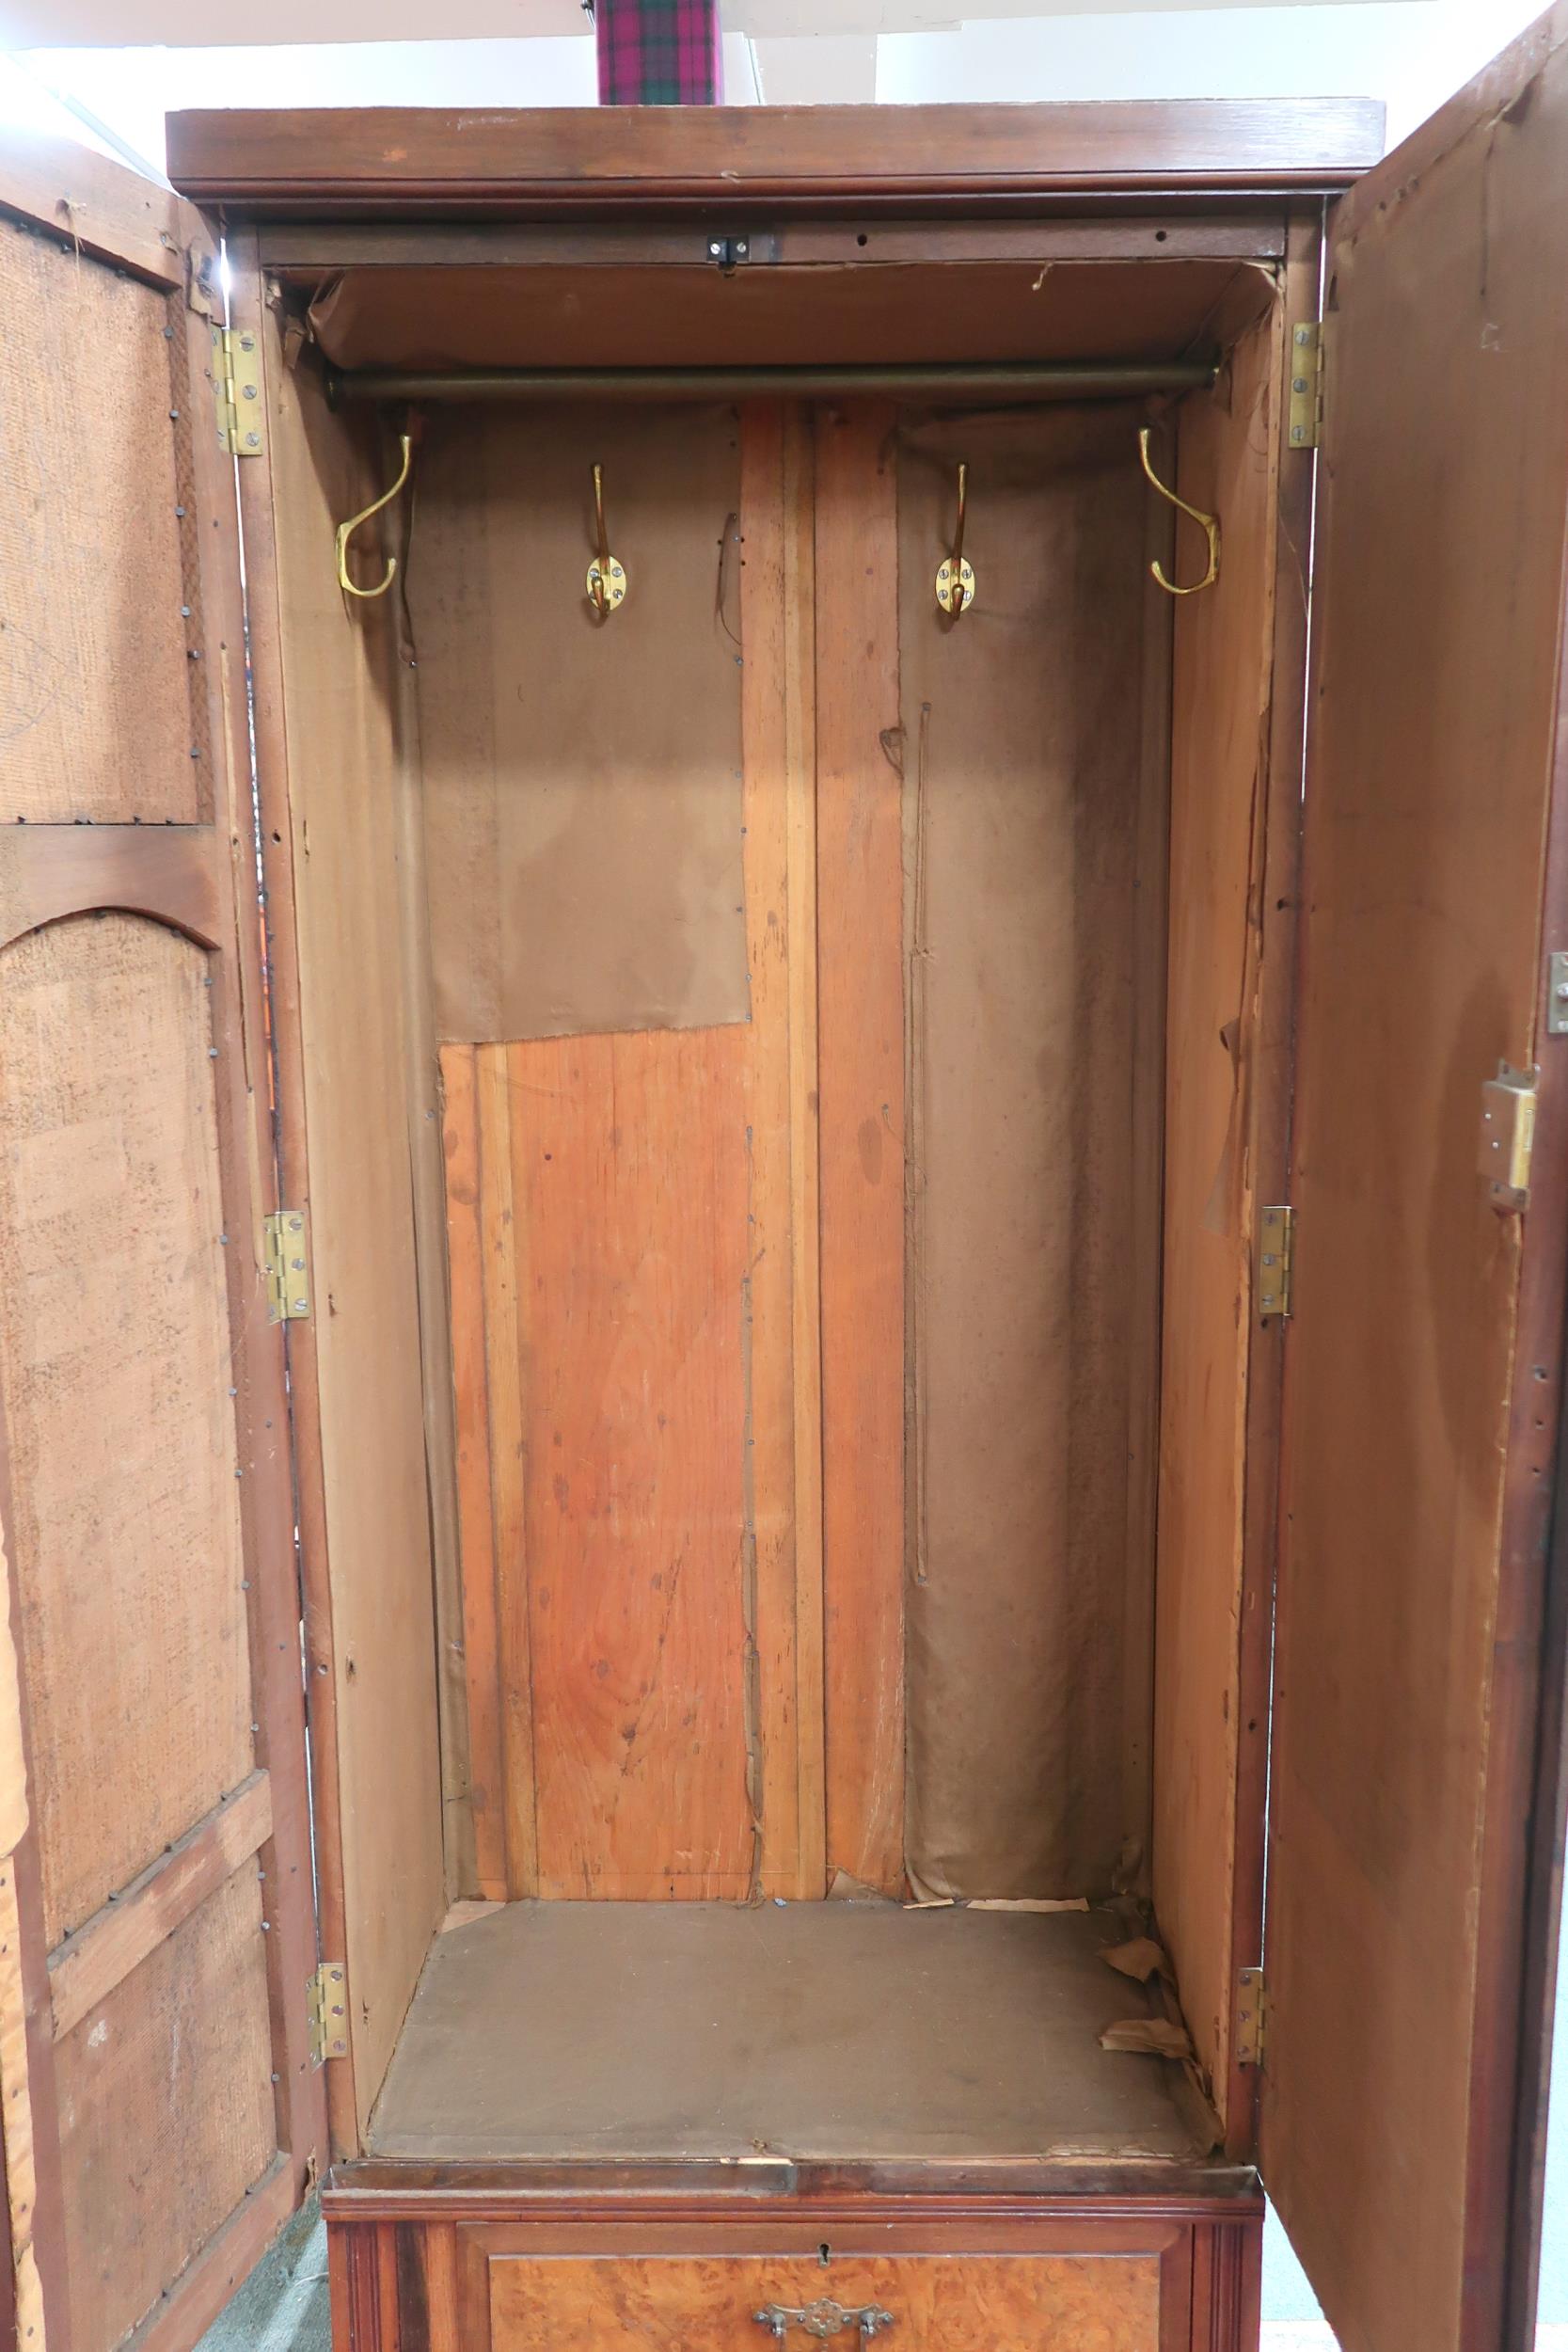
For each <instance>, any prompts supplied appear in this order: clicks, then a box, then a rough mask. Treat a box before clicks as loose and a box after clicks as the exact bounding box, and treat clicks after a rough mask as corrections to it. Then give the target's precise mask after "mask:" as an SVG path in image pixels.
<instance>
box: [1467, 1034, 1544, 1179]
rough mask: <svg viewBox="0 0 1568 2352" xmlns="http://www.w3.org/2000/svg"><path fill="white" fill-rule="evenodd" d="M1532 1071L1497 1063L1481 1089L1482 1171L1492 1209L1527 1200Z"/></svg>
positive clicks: (1532, 1112)
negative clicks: (1493, 1072)
mask: <svg viewBox="0 0 1568 2352" xmlns="http://www.w3.org/2000/svg"><path fill="white" fill-rule="evenodd" d="M1535 1075H1536V1073H1535V1072H1534V1071H1533V1070H1529V1071H1525V1070H1511V1069H1510V1068H1509V1066H1508V1064H1507V1062H1505V1061H1502V1062H1499V1063H1498V1064H1497V1076H1496V1077H1495V1078H1488V1080H1487V1081H1486V1084H1485V1085H1484V1086H1483V1087H1482V1088H1481V1159H1480V1165H1481V1175H1482V1176H1483V1177H1484V1178H1485V1180H1486V1188H1487V1191H1488V1192H1489V1194H1490V1195H1491V1200H1492V1205H1493V1207H1494V1208H1495V1209H1523V1208H1525V1207H1527V1206H1528V1201H1529V1163H1530V1151H1531V1147H1532V1146H1533V1144H1534V1142H1535Z"/></svg>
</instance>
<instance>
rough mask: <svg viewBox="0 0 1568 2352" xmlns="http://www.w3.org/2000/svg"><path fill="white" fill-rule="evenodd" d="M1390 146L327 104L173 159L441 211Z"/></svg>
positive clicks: (920, 203)
mask: <svg viewBox="0 0 1568 2352" xmlns="http://www.w3.org/2000/svg"><path fill="white" fill-rule="evenodd" d="M1382 151H1383V109H1382V107H1381V106H1379V105H1376V104H1374V103H1370V102H1369V101H1367V100H1365V99H1307V100H1303V99H1293V100H1291V102H1290V103H1288V104H1284V103H1273V104H1271V103H1269V102H1268V101H1266V100H1265V101H1204V102H1199V103H1180V104H1170V103H1160V102H1158V101H1155V102H1149V101H1144V100H1137V101H1131V102H1127V101H1124V102H1121V103H1109V104H1106V103H1100V104H1082V103H1065V104H1064V103H1058V104H1054V105H1053V104H1049V103H1047V104H1030V105H1024V104H1020V105H1008V106H983V105H980V106H976V105H948V106H821V107H787V106H786V107H761V106H759V107H722V106H712V107H708V106H705V107H690V108H687V109H686V110H684V111H683V112H682V113H681V114H680V115H678V116H676V115H674V114H673V113H671V112H670V111H668V110H666V109H662V108H658V107H653V106H643V107H626V108H616V109H614V110H613V112H612V113H610V114H606V113H604V112H603V111H599V112H594V111H585V110H581V109H575V108H554V109H548V110H546V109H535V110H517V109H511V110H508V109H499V110H498V109H492V110H489V111H486V112H483V113H481V114H474V113H471V112H470V113H468V114H460V113H455V112H452V111H451V110H442V109H439V108H435V107H431V108H420V109H418V110H413V109H409V108H397V107H362V108H350V107H334V108H325V107H323V108H311V109H310V110H309V113H300V112H298V111H288V110H283V111H272V112H267V111H261V110H257V111H253V112H249V113H247V112H245V111H242V110H238V109H235V110H231V111H223V112H213V113H188V114H180V113H176V114H173V115H171V116H170V117H169V123H168V161H169V173H170V176H171V178H172V179H173V181H174V183H175V185H176V187H178V188H181V189H182V190H183V191H184V193H185V194H186V195H188V196H194V197H197V198H203V199H224V200H226V201H228V202H229V203H230V204H231V205H232V206H233V207H234V208H235V210H236V211H238V212H239V213H241V214H242V215H256V214H261V215H266V216H272V215H277V213H279V212H287V211H290V210H303V211H305V212H307V213H309V214H310V215H313V216H314V217H315V218H317V219H322V218H329V217H331V216H332V215H335V214H336V215H343V214H346V215H350V216H353V215H355V214H356V213H359V214H365V213H370V214H372V215H374V216H375V217H377V218H381V219H385V218H387V217H388V216H395V215H398V214H400V213H401V214H404V215H414V216H416V217H429V216H430V215H432V214H433V213H437V212H439V211H440V209H441V208H442V207H443V206H446V205H453V204H462V205H463V207H464V209H465V211H466V212H467V213H470V214H471V213H472V212H473V211H475V210H476V209H477V210H480V211H482V212H483V211H488V212H501V213H514V214H515V213H516V212H519V211H525V210H527V211H547V210H549V209H552V208H560V207H563V206H564V205H566V204H570V205H571V206H572V208H573V211H574V213H575V215H576V216H577V217H579V218H580V217H581V216H582V215H583V214H584V213H585V212H588V213H592V212H594V211H599V210H604V211H608V212H610V214H611V215H612V216H617V215H625V214H626V212H627V211H628V210H631V209H632V208H634V207H635V208H636V211H637V214H638V215H639V216H640V217H643V218H646V217H649V216H651V215H654V214H656V213H657V211H659V210H660V209H668V210H689V209H691V208H693V207H698V206H702V205H705V204H706V205H712V204H714V203H716V202H717V203H718V204H720V205H721V206H727V207H729V208H731V209H734V208H735V207H736V206H737V205H739V206H746V205H749V204H754V203H758V202H763V203H767V204H769V205H775V206H779V205H782V206H784V207H787V206H789V205H790V204H791V202H793V203H795V204H798V205H801V206H815V207H816V208H817V209H820V208H822V207H823V206H824V205H828V204H832V203H835V202H836V203H840V204H842V203H844V202H846V201H847V202H852V203H860V204H865V205H877V204H879V203H884V202H886V203H902V204H903V205H905V206H906V207H908V206H909V205H910V204H911V200H912V202H913V204H914V205H915V206H917V207H925V208H927V209H935V210H939V211H942V212H945V211H948V210H950V209H952V208H953V207H955V206H960V207H961V206H972V207H974V208H975V209H978V208H979V206H980V205H981V204H983V203H985V202H986V201H988V200H990V201H992V202H995V201H1006V199H1015V200H1016V199H1021V198H1022V199H1036V200H1037V201H1038V200H1040V199H1051V198H1053V197H1061V198H1064V199H1072V198H1077V199H1081V198H1082V195H1083V194H1084V193H1085V192H1089V191H1096V190H1099V191H1107V190H1114V191H1115V192H1116V193H1117V194H1118V195H1121V196H1136V195H1138V194H1140V193H1141V194H1146V195H1147V194H1152V193H1154V192H1155V191H1156V190H1169V191H1173V192H1179V193H1181V194H1190V195H1193V196H1198V195H1201V194H1202V193H1203V192H1204V191H1205V190H1209V191H1213V190H1217V189H1226V188H1235V189H1243V190H1245V189H1251V190H1254V191H1256V192H1258V193H1262V192H1265V191H1272V190H1284V189H1287V188H1291V187H1307V188H1313V189H1323V190H1325V191H1326V190H1328V189H1331V188H1334V187H1337V186H1338V187H1342V186H1344V185H1345V184H1346V183H1348V182H1349V181H1351V180H1353V179H1354V177H1355V176H1356V174H1357V173H1358V172H1359V171H1362V170H1364V169H1365V168H1366V167H1367V166H1368V165H1369V164H1370V163H1374V162H1375V161H1376V159H1377V157H1378V156H1379V155H1380V154H1381V153H1382Z"/></svg>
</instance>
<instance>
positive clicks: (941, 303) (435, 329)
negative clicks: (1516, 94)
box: [309, 260, 1268, 368]
mask: <svg viewBox="0 0 1568 2352" xmlns="http://www.w3.org/2000/svg"><path fill="white" fill-rule="evenodd" d="M1248 281H1256V282H1257V283H1258V284H1259V285H1260V286H1262V287H1263V288H1264V290H1265V292H1266V289H1267V284H1268V280H1267V278H1266V275H1265V274H1264V273H1263V272H1262V271H1260V270H1259V268H1258V267H1257V266H1256V264H1254V263H1252V262H1243V263H1241V264H1237V263H1236V262H1226V261H1195V260H1182V261H1170V262H1148V261H1132V262H1054V263H1052V262H1032V261H1031V262H971V263H969V264H968V265H966V266H965V267H963V268H961V269H956V268H954V267H953V266H952V265H951V264H950V263H949V264H943V263H940V262H938V263H924V264H923V263H919V262H908V263H894V264H886V263H882V264H878V265H876V266H874V267H869V266H865V265H861V266H858V267H857V266H850V267H848V268H837V267H832V266H831V265H821V264H819V265H816V266H813V267H804V268H802V267H791V266H789V265H788V264H769V265H768V266H767V267H766V268H752V269H744V268H742V269H736V270H734V271H731V272H721V271H720V270H717V269H715V268H713V267H712V265H711V264H706V263H705V264H703V265H702V266H700V267H697V268H693V269H689V270H685V269H654V270H649V269H645V268H643V269H639V268H635V267H632V268H625V269H609V268H596V269H570V268H566V267H562V266H554V267H550V268H535V269H505V268H498V267H486V268H474V269H465V268H455V267H452V266H451V265H450V264H449V265H446V266H440V267H434V268H424V269H420V268H417V267H414V268H385V267H383V268H376V269H358V270H349V271H346V272H345V273H344V274H343V275H341V277H337V278H332V279H331V280H330V281H329V282H328V283H327V284H326V285H325V286H324V287H323V288H322V289H321V291H320V292H319V293H318V294H317V296H316V298H315V300H314V301H313V302H312V303H311V305H310V311H309V321H310V326H311V329H312V331H313V333H314V335H315V337H316V339H317V341H318V342H319V343H320V344H321V347H322V349H323V350H324V351H325V354H326V356H327V358H329V359H331V360H332V361H333V363H334V365H336V366H338V367H342V368H363V367H411V368H425V367H430V368H443V367H445V368H460V367H492V368H501V367H542V368H568V367H632V366H641V367H659V366H665V367H683V368H694V367H706V366H713V365H718V364H721V363H722V362H724V361H732V362H736V363H738V364H742V365H756V366H761V365H766V364H768V363H777V364H780V365H786V364H788V363H789V362H790V361H791V360H797V359H800V358H807V357H809V358H811V359H812V360H813V361H814V362H815V363H816V364H817V365H820V366H830V365H832V364H834V363H836V362H850V361H855V360H868V361H877V362H881V363H891V362H893V361H895V360H900V359H907V360H918V359H974V358H985V359H1028V358H1042V359H1055V358H1085V357H1087V358H1105V359H1109V358H1126V359H1160V358H1175V357H1177V356H1178V355H1180V354H1181V353H1183V352H1185V351H1187V350H1188V349H1189V348H1190V347H1191V346H1192V345H1193V344H1194V343H1195V342H1196V341H1198V339H1199V338H1200V337H1202V336H1203V334H1204V333H1205V331H1206V328H1207V326H1208V322H1209V319H1210V316H1211V313H1212V311H1213V310H1215V307H1216V306H1217V305H1218V304H1220V303H1221V302H1222V301H1223V300H1224V299H1225V297H1226V295H1227V293H1228V292H1229V290H1230V289H1231V288H1233V287H1234V286H1235V285H1237V283H1238V282H1240V283H1242V284H1243V285H1245V284H1246V283H1247V282H1248Z"/></svg>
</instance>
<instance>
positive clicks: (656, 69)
mask: <svg viewBox="0 0 1568 2352" xmlns="http://www.w3.org/2000/svg"><path fill="white" fill-rule="evenodd" d="M594 34H595V36H596V38H597V41H598V50H599V103H600V105H601V106H717V105H718V104H719V103H720V99H721V70H720V45H719V0H595V5H594Z"/></svg>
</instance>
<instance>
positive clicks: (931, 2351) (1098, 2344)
mask: <svg viewBox="0 0 1568 2352" xmlns="http://www.w3.org/2000/svg"><path fill="white" fill-rule="evenodd" d="M1163 2262H1164V2257H1163V2255H1162V2254H1161V2253H1158V2252H1153V2251H1150V2252H1145V2253H1119V2252H1118V2253H1081V2254H1065V2253H1062V2254H1058V2253H1037V2254H1026V2253H1020V2254H902V2255H881V2256H856V2255H852V2254H847V2255H835V2256H832V2257H831V2258H830V2260H829V2261H828V2262H827V2263H826V2264H824V2263H822V2262H821V2261H820V2260H819V2259H817V2260H812V2259H803V2258H801V2257H800V2256H794V2257H789V2256H777V2255H773V2256H769V2255H753V2256H750V2257H747V2256H740V2255H736V2256H717V2257H714V2258H712V2259H707V2260H704V2259H701V2258H698V2259H696V2260H693V2259H692V2258H691V2257H690V2256H682V2255H678V2254H671V2255H652V2256H644V2257H641V2258H639V2259H637V2260H627V2259H626V2258H625V2257H620V2256H598V2257H593V2256H590V2257H587V2258H581V2257H578V2258H570V2257H552V2256H549V2255H531V2254H504V2253H497V2254H492V2255H491V2256H490V2258H489V2260H488V2262H487V2264H486V2272H487V2277H486V2281H485V2284H486V2290H487V2300H488V2306H489V2308H488V2312H487V2314H486V2317H487V2321H488V2326H489V2331H490V2352H611V2347H614V2346H617V2345H624V2346H625V2347H626V2352H816V2344H822V2345H824V2346H825V2348H826V2352H863V2347H864V2346H866V2345H867V2344H869V2343H870V2342H871V2341H872V2340H875V2344H876V2352H936V2347H938V2346H940V2347H941V2352H1014V2348H1015V2347H1016V2352H1024V2347H1026V2346H1027V2347H1029V2352H1162V2347H1161V2342H1160V2296H1161V2272H1162V2267H1163Z"/></svg>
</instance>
